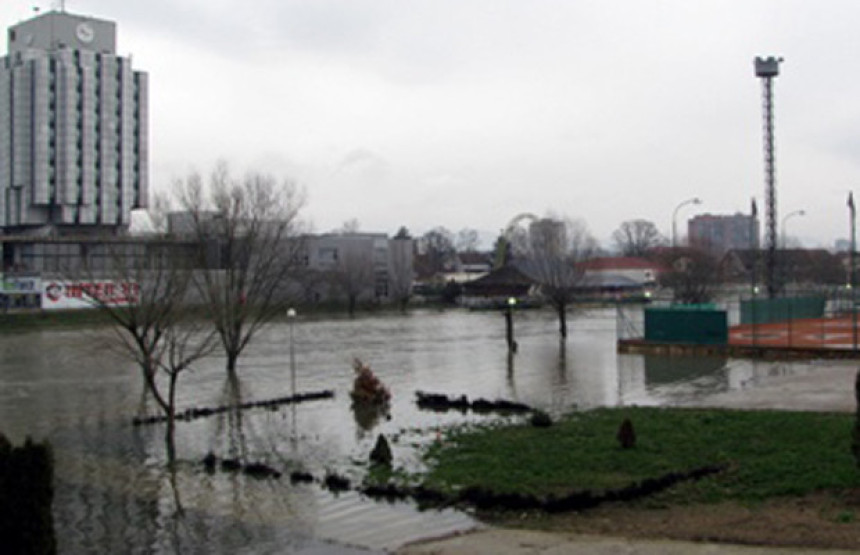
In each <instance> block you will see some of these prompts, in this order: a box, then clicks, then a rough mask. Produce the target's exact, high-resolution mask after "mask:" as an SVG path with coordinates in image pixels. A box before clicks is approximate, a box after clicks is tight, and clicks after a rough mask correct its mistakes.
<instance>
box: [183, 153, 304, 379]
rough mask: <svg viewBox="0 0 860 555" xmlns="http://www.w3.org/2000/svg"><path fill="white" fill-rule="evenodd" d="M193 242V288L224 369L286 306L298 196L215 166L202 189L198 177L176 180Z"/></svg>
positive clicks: (296, 251)
mask: <svg viewBox="0 0 860 555" xmlns="http://www.w3.org/2000/svg"><path fill="white" fill-rule="evenodd" d="M176 189H177V190H178V191H179V197H180V201H181V203H182V205H183V207H184V209H185V210H187V211H188V213H189V215H190V221H191V228H192V233H193V235H194V236H195V239H196V241H197V242H198V243H199V244H200V245H201V247H203V248H201V249H200V253H201V256H200V258H199V259H198V264H199V266H200V267H201V268H202V269H203V270H201V271H199V272H196V273H195V274H194V275H195V280H194V283H195V286H196V289H197V291H198V293H199V295H200V297H201V300H202V301H203V303H204V304H205V306H206V309H207V311H208V317H209V318H210V320H211V322H212V323H213V324H214V326H215V330H216V331H217V333H218V336H219V338H220V340H221V344H222V347H223V348H224V353H225V355H226V358H227V371H228V372H230V373H232V372H235V371H236V363H237V360H238V358H239V356H240V355H241V353H242V351H243V350H244V349H245V347H247V346H248V344H249V342H250V341H251V339H252V338H253V337H254V335H255V334H256V333H257V332H258V331H259V330H260V329H261V328H262V327H263V326H265V325H266V324H268V323H269V322H270V321H272V320H273V319H274V318H275V317H276V316H280V315H283V314H284V312H285V310H286V309H287V307H288V306H289V304H290V302H291V300H292V299H291V291H290V290H289V283H288V279H289V278H290V277H291V275H292V274H293V273H294V272H295V271H296V269H297V268H298V267H299V266H300V265H301V262H300V259H301V256H300V253H301V240H300V236H301V235H300V232H301V230H300V222H299V218H298V216H299V211H300V210H301V208H302V207H303V205H304V196H303V194H302V193H301V191H299V190H298V189H297V187H296V186H295V185H294V184H293V183H292V182H289V181H280V182H279V181H277V180H276V179H275V178H274V177H273V176H271V175H267V174H261V173H249V174H247V175H246V176H245V177H244V178H243V179H241V180H239V179H236V178H234V177H232V176H231V175H230V172H229V170H228V168H227V165H226V164H225V163H223V162H221V163H219V164H218V165H217V167H216V168H215V171H213V172H212V175H211V178H210V181H209V191H208V193H207V192H204V190H203V179H202V178H201V177H200V175H199V174H192V175H190V176H189V177H188V178H187V179H186V180H185V181H184V182H179V183H177V186H176Z"/></svg>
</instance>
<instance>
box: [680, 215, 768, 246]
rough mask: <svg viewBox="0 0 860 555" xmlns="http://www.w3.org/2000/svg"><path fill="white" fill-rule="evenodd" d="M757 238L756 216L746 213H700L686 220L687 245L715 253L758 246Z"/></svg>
mask: <svg viewBox="0 0 860 555" xmlns="http://www.w3.org/2000/svg"><path fill="white" fill-rule="evenodd" d="M758 238H759V222H758V218H757V217H754V216H749V215H746V214H740V213H738V214H735V215H733V216H725V215H714V214H700V215H698V216H695V217H693V218H691V219H690V220H689V221H688V222H687V240H688V242H689V245H690V246H691V247H694V248H699V249H705V250H709V251H712V252H716V253H724V252H726V251H729V250H732V249H755V248H758V246H759V239H758Z"/></svg>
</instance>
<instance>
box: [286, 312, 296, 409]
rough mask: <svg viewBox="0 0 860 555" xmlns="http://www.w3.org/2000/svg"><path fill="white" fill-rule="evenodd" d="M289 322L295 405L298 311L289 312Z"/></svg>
mask: <svg viewBox="0 0 860 555" xmlns="http://www.w3.org/2000/svg"><path fill="white" fill-rule="evenodd" d="M287 320H288V321H289V322H290V389H291V390H292V395H293V403H295V402H296V349H295V341H294V340H293V327H294V324H295V323H296V309H295V308H289V309H288V310H287Z"/></svg>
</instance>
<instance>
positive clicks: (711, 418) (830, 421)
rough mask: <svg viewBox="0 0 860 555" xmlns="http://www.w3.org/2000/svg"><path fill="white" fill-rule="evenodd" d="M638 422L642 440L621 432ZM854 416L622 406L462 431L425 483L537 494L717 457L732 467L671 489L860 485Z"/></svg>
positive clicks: (738, 494)
mask: <svg viewBox="0 0 860 555" xmlns="http://www.w3.org/2000/svg"><path fill="white" fill-rule="evenodd" d="M628 417H629V418H630V419H631V420H632V422H633V425H634V428H635V433H636V437H637V443H636V447H634V448H632V449H626V450H625V449H621V447H620V446H619V443H618V440H617V439H616V433H617V431H618V427H619V425H620V424H621V422H622V421H623V419H624V418H628ZM852 421H853V416H851V415H847V414H820V413H800V412H796V413H795V412H776V411H727V410H698V409H661V408H622V409H600V410H595V411H591V412H586V413H576V414H572V415H570V416H568V417H566V418H564V419H563V420H562V421H560V422H558V423H556V424H555V425H553V426H552V427H550V428H534V427H531V426H528V425H523V426H512V427H488V428H480V429H472V430H461V431H455V432H453V433H451V434H449V435H448V436H447V437H446V438H445V441H444V442H442V443H441V444H438V445H436V446H434V447H432V448H431V449H430V450H429V451H428V452H427V454H426V457H427V459H428V462H429V463H430V465H431V470H430V471H429V473H428V474H427V476H425V483H426V484H427V485H428V486H430V487H433V488H438V489H441V490H445V491H455V490H458V489H461V488H465V487H469V486H477V487H481V488H485V489H487V490H490V491H494V492H498V493H518V494H529V495H536V496H541V497H544V496H548V495H563V494H566V493H570V492H571V491H579V490H591V491H595V492H599V491H603V490H607V489H614V488H621V487H625V486H627V485H629V484H632V483H636V482H641V481H642V480H645V479H649V478H655V477H657V476H660V475H664V474H667V473H670V472H685V471H688V470H690V469H693V468H698V467H703V466H707V465H726V470H724V471H723V472H720V473H719V474H716V475H713V476H709V477H707V478H704V479H701V480H698V481H690V482H684V483H682V484H680V485H676V486H674V487H673V488H672V489H671V490H670V491H669V492H665V493H663V494H662V496H663V497H666V496H670V497H673V498H675V499H677V500H678V501H681V502H718V501H727V500H735V501H742V502H746V501H757V500H762V499H767V498H771V497H775V496H784V495H802V494H805V493H809V492H813V491H817V490H822V489H842V488H850V487H857V486H858V485H860V472H858V470H857V469H856V467H855V464H854V459H853V457H852V456H851V451H850V430H851V426H852Z"/></svg>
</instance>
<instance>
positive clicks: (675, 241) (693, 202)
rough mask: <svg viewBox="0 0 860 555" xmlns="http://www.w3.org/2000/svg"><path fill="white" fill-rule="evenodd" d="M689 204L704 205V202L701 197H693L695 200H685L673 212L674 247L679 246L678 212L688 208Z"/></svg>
mask: <svg viewBox="0 0 860 555" xmlns="http://www.w3.org/2000/svg"><path fill="white" fill-rule="evenodd" d="M688 204H702V200H701V199H700V198H699V197H693V198H690V199H687V200H685V201H684V202H682V203H681V204H679V205H678V206H676V207H675V211H674V212H672V246H673V247H675V246H677V237H678V231H677V224H676V220H677V217H678V210H680V209H681V207H682V206H686V205H688Z"/></svg>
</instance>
